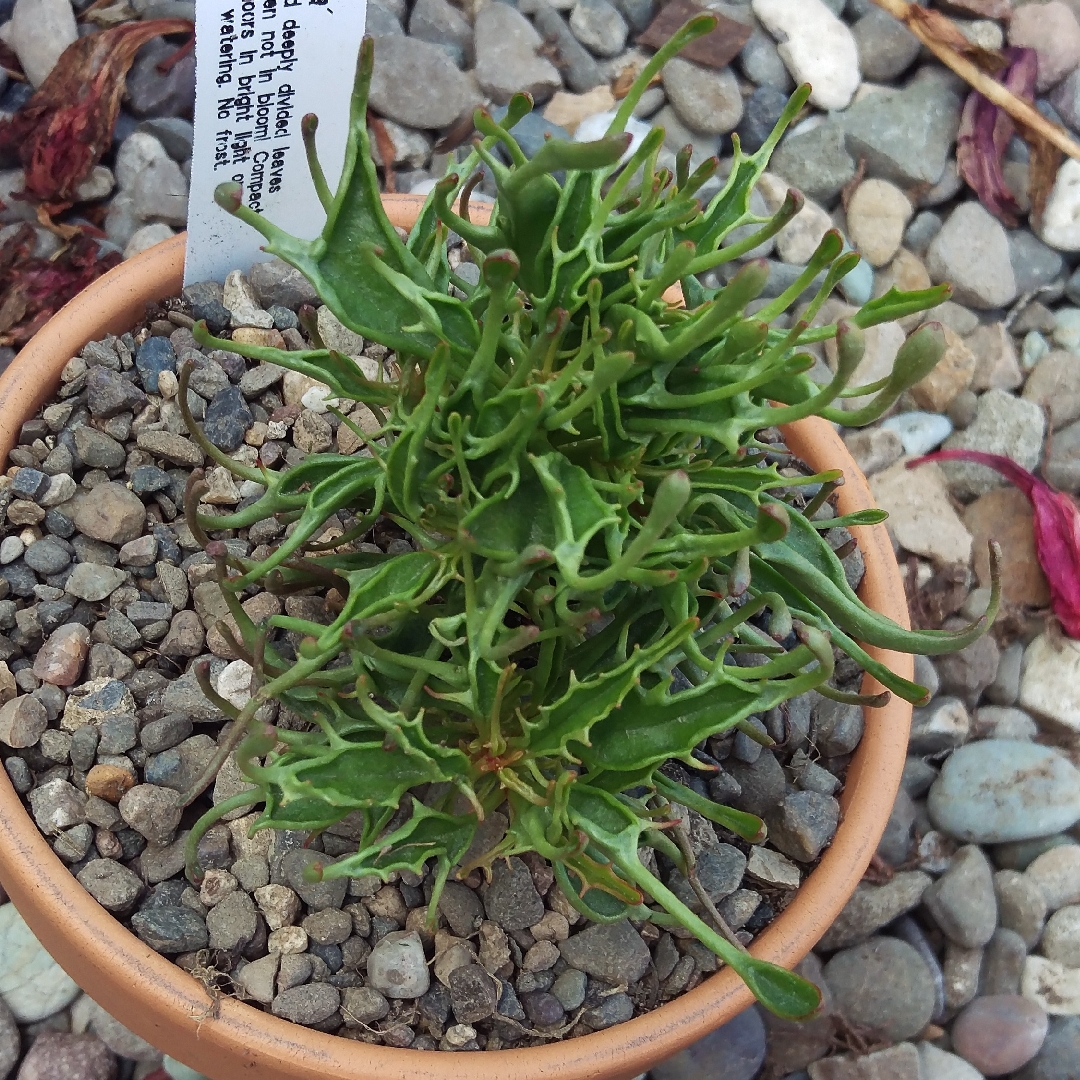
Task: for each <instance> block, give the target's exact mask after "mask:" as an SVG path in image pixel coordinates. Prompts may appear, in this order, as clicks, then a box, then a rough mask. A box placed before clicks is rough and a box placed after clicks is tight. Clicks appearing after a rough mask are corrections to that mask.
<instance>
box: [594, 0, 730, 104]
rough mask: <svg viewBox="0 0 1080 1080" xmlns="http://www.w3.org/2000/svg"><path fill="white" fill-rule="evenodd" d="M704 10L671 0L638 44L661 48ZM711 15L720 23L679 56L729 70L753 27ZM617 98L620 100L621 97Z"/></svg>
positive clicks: (689, 1) (680, 0)
mask: <svg viewBox="0 0 1080 1080" xmlns="http://www.w3.org/2000/svg"><path fill="white" fill-rule="evenodd" d="M705 10H706V9H705V8H703V7H701V5H700V4H694V3H691V0H671V2H670V3H668V4H666V5H665V6H664V7H662V8H661V9H660V13H659V14H658V15H657V16H656V18H655V19H653V21H652V22H651V23H650V24H649V26H648V28H647V29H646V30H645V32H644V33H642V34H640V35H639V36H638V39H637V41H638V44H639V45H647V46H648V47H649V48H652V49H659V48H660V46H661V45H663V44H664V43H665V42H667V40H668V39H669V38H670V37H671V36H672V35H673V34H674V33H675V31H676V30H679V29H681V28H682V26H683V24H684V23H686V22H688V21H689V20H690V19H692V18H693V17H694V16H695V15H700V14H701V13H702V12H703V11H705ZM709 14H711V15H713V16H715V18H716V20H717V23H716V29H715V30H713V31H712V32H711V33H709V34H706V35H705V36H704V37H700V38H697V39H696V40H695V41H692V42H691V43H690V44H689V45H687V46H686V48H684V49H683V51H682V52H681V53H680V54H679V55H680V56H681V57H682V58H683V59H684V60H693V61H694V63H696V64H704V65H705V67H710V68H716V69H717V70H719V69H720V68H723V67H727V65H728V64H730V63H731V61H732V60H734V59H735V57H736V56H738V55H739V53H740V52H742V47H743V46H744V45H745V44H746V43H747V41H749V40H750V34H751V28H750V27H749V26H748V25H747V24H746V23H741V22H736V21H735V20H734V19H729V18H727V16H726V15H721V14H720V13H719V12H716V11H713V12H710V13H709ZM615 96H616V97H618V94H616V95H615Z"/></svg>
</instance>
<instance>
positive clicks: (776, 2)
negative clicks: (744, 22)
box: [751, 0, 862, 111]
mask: <svg viewBox="0 0 1080 1080" xmlns="http://www.w3.org/2000/svg"><path fill="white" fill-rule="evenodd" d="M751 6H752V8H753V12H754V14H755V15H756V16H757V17H758V18H759V19H760V20H761V21H762V23H764V25H765V29H766V30H768V31H769V33H770V34H772V36H773V37H774V38H775V39H776V41H777V52H779V54H780V59H781V60H783V61H784V64H785V65H786V66H787V69H788V71H790V72H791V76H792V78H793V79H794V80H795V81H796V82H797V83H804V82H808V83H810V84H811V85H812V86H813V88H814V89H813V92H812V93H811V94H810V102H811V104H813V105H816V106H817V107H818V108H819V109H824V110H826V111H832V110H833V109H846V108H847V107H848V105H850V104H851V98H852V96H853V95H854V93H855V91H856V90H857V89H858V87H859V83H860V82H861V81H862V75H861V74H860V72H859V48H858V46H857V45H856V44H855V35H854V34H852V32H851V30H850V29H848V27H847V26H846V25H845V24H844V23H842V22H841V21H840V20H839V19H838V18H837V17H836V16H835V15H834V14H833V13H832V12H831V11H830V10H829V8H828V7H826V6H825V4H824V3H823V2H822V0H753V4H752V5H751Z"/></svg>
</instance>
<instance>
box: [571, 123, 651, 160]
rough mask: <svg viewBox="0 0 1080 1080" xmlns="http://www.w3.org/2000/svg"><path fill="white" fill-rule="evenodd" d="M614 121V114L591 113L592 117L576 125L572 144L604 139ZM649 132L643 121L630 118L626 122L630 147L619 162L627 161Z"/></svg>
mask: <svg viewBox="0 0 1080 1080" xmlns="http://www.w3.org/2000/svg"><path fill="white" fill-rule="evenodd" d="M614 119H615V113H614V112H601V113H593V115H592V116H587V117H586V118H585V119H584V120H582V121H581V123H580V124H578V129H577V131H575V132H574V142H595V141H596V140H597V139H602V138H604V136H605V135H607V129H608V127H609V126H610V125H611V121H612V120H614ZM651 130H652V127H651V125H649V124H646V123H645V121H644V120H635V119H634V118H633V117H631V118H630V119H629V120H628V121H627V122H626V131H627V133H628V134H629V135H630V145H629V146H628V147H627V150H626V153H625V154H623V156H622V157H621V158H620V159H619V160H620V161H628V160H629V159H630V156H631V155H632V154H633V153H634V151H635V150H637V148H638V147H639V146H640V145H641V143H642V140H643V139H644V138H645V136H646V135H648V134H649V132H650V131H651Z"/></svg>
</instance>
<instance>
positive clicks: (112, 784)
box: [86, 765, 135, 803]
mask: <svg viewBox="0 0 1080 1080" xmlns="http://www.w3.org/2000/svg"><path fill="white" fill-rule="evenodd" d="M134 786H135V777H134V776H132V775H131V773H129V772H128V771H127V769H124V768H121V767H120V766H119V765H95V766H94V767H93V768H92V769H91V770H90V771H89V772H88V773H87V774H86V794H87V795H96V796H97V797H98V798H99V799H104V800H105V801H106V802H111V803H118V802H119V801H120V800H121V799H122V798H123V797H124V795H125V794H126V793H127V792H128V791H130V790H131V789H132V788H133V787H134Z"/></svg>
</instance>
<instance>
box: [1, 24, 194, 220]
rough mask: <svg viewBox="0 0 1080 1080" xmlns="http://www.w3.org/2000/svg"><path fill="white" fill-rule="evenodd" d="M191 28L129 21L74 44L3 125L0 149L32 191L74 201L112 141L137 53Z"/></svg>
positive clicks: (44, 198)
mask: <svg viewBox="0 0 1080 1080" xmlns="http://www.w3.org/2000/svg"><path fill="white" fill-rule="evenodd" d="M193 29H194V27H193V26H192V24H191V23H190V22H189V21H188V20H186V19H154V20H151V21H149V22H129V23H124V24H122V25H120V26H114V27H111V28H110V29H108V30H100V31H98V32H97V33H96V34H89V35H88V36H87V37H84V38H79V40H78V41H75V42H73V43H72V44H71V45H69V46H68V47H67V48H66V49H65V50H64V52H63V54H62V55H61V57H60V59H59V60H58V61H57V62H56V66H55V67H54V68H53V69H52V71H51V72H50V73H49V76H48V78H47V79H46V80H45V81H44V82H43V83H42V84H41V86H40V87H39V88H38V90H37V92H36V93H35V94H34V96H33V97H32V98H31V99H30V100H29V101H28V102H27V103H26V104H25V105H24V106H23V107H22V108H21V109H20V110H19V111H18V112H17V113H15V115H14V116H12V117H10V118H9V119H7V120H5V121H4V122H3V123H0V151H7V152H8V153H11V154H17V155H18V157H19V160H20V161H21V162H22V164H23V168H24V169H25V170H26V192H27V194H28V195H30V196H33V197H35V198H37V199H40V200H42V201H45V202H49V203H53V204H56V203H68V204H70V203H71V202H72V201H73V200H74V198H75V189H76V188H77V187H78V185H79V184H80V182H81V181H83V180H84V179H86V177H87V175H88V174H89V172H90V170H91V169H92V168H93V167H94V166H95V165H96V164H97V163H98V162H99V161H100V160H101V157H102V155H103V154H104V153H105V151H106V150H108V148H109V146H110V144H111V143H112V135H113V129H114V127H115V126H116V117H117V114H118V113H119V111H120V98H121V97H122V95H123V93H124V84H125V79H126V77H127V73H128V71H129V70H130V68H131V65H132V63H133V62H134V60H135V54H136V53H137V52H138V51H139V49H141V48H142V47H143V45H145V44H146V43H147V42H148V41H150V40H151V39H153V38H156V37H161V36H162V35H163V34H182V33H190V32H191V31H192V30H193Z"/></svg>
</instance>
